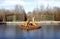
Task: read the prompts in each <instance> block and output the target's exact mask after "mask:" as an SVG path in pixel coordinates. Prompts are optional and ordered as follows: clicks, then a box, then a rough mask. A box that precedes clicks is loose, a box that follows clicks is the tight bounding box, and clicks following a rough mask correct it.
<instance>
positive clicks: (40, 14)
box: [28, 6, 60, 21]
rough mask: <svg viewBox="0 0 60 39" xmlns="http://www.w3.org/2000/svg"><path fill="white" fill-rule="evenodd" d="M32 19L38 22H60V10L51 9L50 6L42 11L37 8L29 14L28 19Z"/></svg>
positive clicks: (56, 8)
mask: <svg viewBox="0 0 60 39" xmlns="http://www.w3.org/2000/svg"><path fill="white" fill-rule="evenodd" d="M32 17H35V20H37V21H40V20H41V21H60V8H59V7H53V8H50V7H49V6H47V7H46V8H44V7H43V6H42V7H40V9H39V8H36V9H34V10H33V11H32V12H28V18H30V19H31V18H32Z"/></svg>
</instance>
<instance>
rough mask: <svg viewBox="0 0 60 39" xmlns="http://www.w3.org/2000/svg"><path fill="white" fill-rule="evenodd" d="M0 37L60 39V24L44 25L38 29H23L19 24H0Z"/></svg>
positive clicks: (11, 38)
mask: <svg viewBox="0 0 60 39" xmlns="http://www.w3.org/2000/svg"><path fill="white" fill-rule="evenodd" d="M0 39H60V25H43V26H42V28H40V29H37V30H30V31H26V30H21V29H20V28H19V27H18V26H17V25H5V24H3V25H2V24H0Z"/></svg>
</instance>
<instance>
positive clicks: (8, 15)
mask: <svg viewBox="0 0 60 39" xmlns="http://www.w3.org/2000/svg"><path fill="white" fill-rule="evenodd" d="M26 19H27V17H26V12H25V10H24V8H23V6H20V5H16V6H15V8H14V9H11V10H8V9H4V8H2V9H0V21H3V20H4V21H14V20H15V21H24V20H26Z"/></svg>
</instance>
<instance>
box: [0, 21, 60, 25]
mask: <svg viewBox="0 0 60 39" xmlns="http://www.w3.org/2000/svg"><path fill="white" fill-rule="evenodd" d="M24 22H25V21H19V22H0V23H6V24H7V25H9V24H14V25H15V24H22V23H24ZM30 23H31V22H30ZM35 23H37V24H39V25H44V24H48V25H49V24H55V25H57V24H60V21H35Z"/></svg>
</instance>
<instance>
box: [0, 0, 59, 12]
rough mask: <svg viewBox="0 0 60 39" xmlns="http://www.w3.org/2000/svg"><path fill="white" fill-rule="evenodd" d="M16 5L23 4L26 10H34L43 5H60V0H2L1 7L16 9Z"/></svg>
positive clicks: (0, 1) (0, 0)
mask: <svg viewBox="0 0 60 39" xmlns="http://www.w3.org/2000/svg"><path fill="white" fill-rule="evenodd" d="M15 5H21V6H23V7H24V9H25V11H26V12H29V11H33V9H34V8H37V7H40V6H41V5H43V6H44V7H47V5H49V6H50V7H55V6H56V7H60V0H0V9H1V8H5V9H14V6H15Z"/></svg>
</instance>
